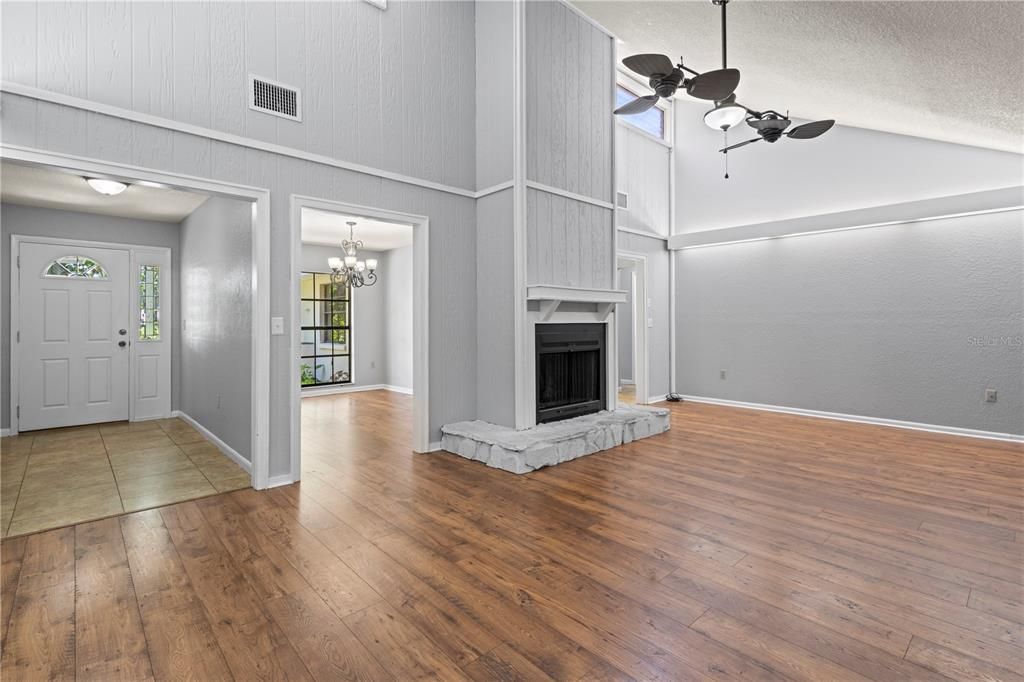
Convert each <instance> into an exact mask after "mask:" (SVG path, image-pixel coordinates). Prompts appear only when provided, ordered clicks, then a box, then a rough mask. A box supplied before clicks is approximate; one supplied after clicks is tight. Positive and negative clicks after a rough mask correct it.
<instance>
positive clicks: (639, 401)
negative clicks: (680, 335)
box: [615, 251, 650, 405]
mask: <svg viewBox="0 0 1024 682" xmlns="http://www.w3.org/2000/svg"><path fill="white" fill-rule="evenodd" d="M616 278H617V285H618V288H619V289H620V290H622V291H626V292H627V294H628V295H627V298H626V302H625V303H620V304H618V305H617V306H616V310H615V325H616V353H617V355H616V366H617V372H618V382H617V384H616V385H617V388H618V400H619V402H620V403H625V404H630V405H645V404H647V403H649V402H650V397H649V390H648V381H649V372H648V364H647V328H648V317H649V314H648V305H649V301H648V298H647V257H646V256H643V255H641V254H631V253H624V252H622V251H620V252H619V254H618V261H617V263H616Z"/></svg>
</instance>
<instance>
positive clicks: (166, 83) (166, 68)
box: [131, 2, 174, 118]
mask: <svg viewBox="0 0 1024 682" xmlns="http://www.w3.org/2000/svg"><path fill="white" fill-rule="evenodd" d="M171 22H172V16H171V3H170V2H143V3H133V4H132V81H131V82H132V108H133V109H135V110H136V111H141V112H145V113H147V114H155V115H157V116H164V117H166V118H173V117H174V100H173V91H172V87H173V83H174V80H173V76H172V73H171V72H172V61H171V57H172V54H173V43H172V40H171V31H170V29H169V27H170V26H171Z"/></svg>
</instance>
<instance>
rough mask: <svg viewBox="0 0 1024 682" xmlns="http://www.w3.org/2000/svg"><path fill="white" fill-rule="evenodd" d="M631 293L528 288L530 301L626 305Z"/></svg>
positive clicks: (607, 290) (552, 287)
mask: <svg viewBox="0 0 1024 682" xmlns="http://www.w3.org/2000/svg"><path fill="white" fill-rule="evenodd" d="M628 295H629V293H628V292H626V291H620V290H618V289H584V288H582V287H556V286H547V285H539V286H527V287H526V300H528V301H558V302H560V303H561V302H573V303H625V302H626V301H627V297H628Z"/></svg>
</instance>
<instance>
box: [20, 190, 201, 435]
mask: <svg viewBox="0 0 1024 682" xmlns="http://www.w3.org/2000/svg"><path fill="white" fill-rule="evenodd" d="M14 234H22V235H29V236H34V237H59V238H61V239H84V240H91V241H98V242H111V243H120V244H137V245H140V246H162V247H166V248H169V249H170V250H171V277H172V280H173V286H174V288H175V294H177V287H178V282H180V281H181V280H180V265H179V264H180V260H181V258H180V256H181V254H180V249H179V246H180V241H179V240H180V229H179V226H178V224H177V223H163V222H157V221H152V220H132V219H130V218H115V217H111V216H101V215H95V214H92V213H78V212H75V211H59V210H55V209H51V208H38V207H35V206H21V205H16V204H8V203H4V204H3V205H2V206H0V242H2V255H0V258H2V261H0V262H2V265H0V270H2V271H3V273H4V277H5V279H4V282H3V283H2V290H3V300H2V303H3V313H2V320H3V328H2V330H0V352H2V353H3V359H2V362H0V425H2V426H3V428H5V429H6V428H9V427H10V421H11V420H10V416H11V412H10V408H9V407H8V405H9V404H10V395H11V383H10V370H11V354H10V340H11V287H10V279H9V269H8V267H9V264H10V262H11V235H14ZM175 298H177V295H175ZM171 309H172V319H171V324H170V325H169V327H168V328H167V329H166V331H167V333H169V334H170V339H171V409H178V405H179V395H180V385H181V384H180V379H179V376H178V373H177V369H176V368H177V367H178V366H179V365H180V361H181V354H180V353H181V348H180V346H181V344H180V342H179V339H178V329H179V323H178V320H179V319H180V316H179V306H178V301H177V300H175V301H174V302H173V305H172V306H171Z"/></svg>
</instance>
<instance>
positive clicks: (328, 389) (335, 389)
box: [302, 384, 412, 398]
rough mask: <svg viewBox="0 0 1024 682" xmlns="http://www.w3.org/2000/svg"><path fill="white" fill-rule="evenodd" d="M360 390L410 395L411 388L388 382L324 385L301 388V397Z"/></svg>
mask: <svg viewBox="0 0 1024 682" xmlns="http://www.w3.org/2000/svg"><path fill="white" fill-rule="evenodd" d="M362 391H394V392H395V393H404V394H406V395H412V389H411V388H404V387H402V386H392V385H390V384H367V385H365V386H348V385H343V386H325V387H323V388H304V389H302V397H303V398H313V397H316V396H321V395H337V394H339V393H360V392H362Z"/></svg>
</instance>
